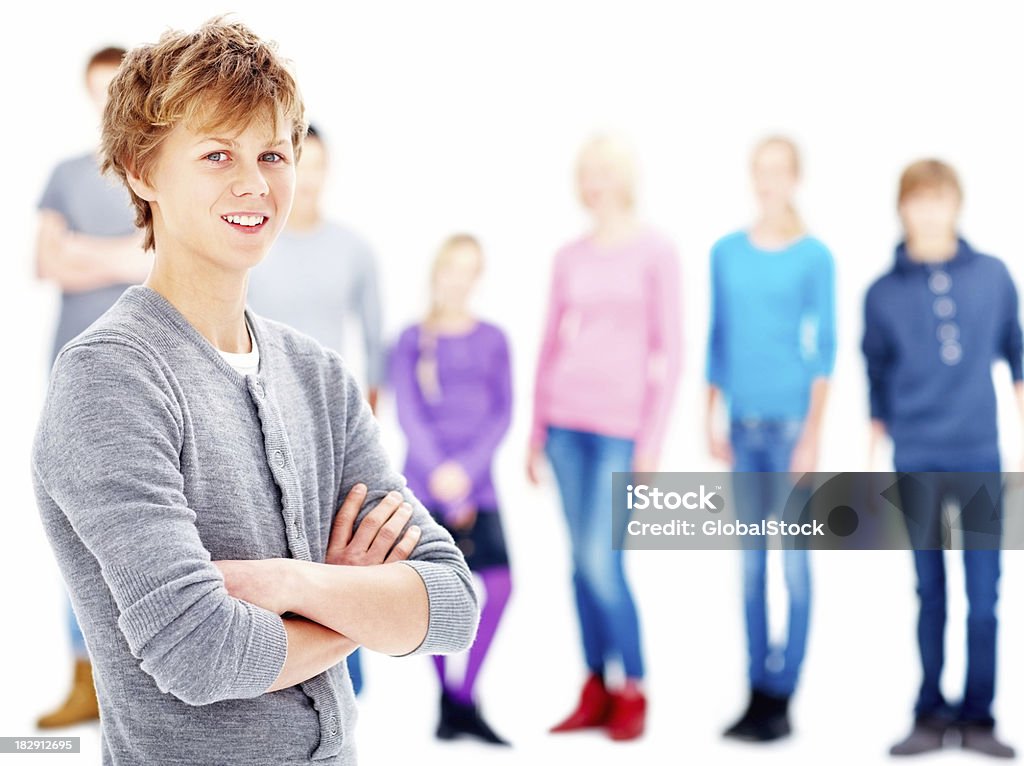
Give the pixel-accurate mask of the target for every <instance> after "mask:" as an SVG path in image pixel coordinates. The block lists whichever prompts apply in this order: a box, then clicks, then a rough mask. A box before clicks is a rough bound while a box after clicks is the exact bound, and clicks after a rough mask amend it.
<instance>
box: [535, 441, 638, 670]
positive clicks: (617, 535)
mask: <svg viewBox="0 0 1024 766" xmlns="http://www.w3.org/2000/svg"><path fill="white" fill-rule="evenodd" d="M633 446H634V444H633V441H632V440H629V439H620V438H615V437H611V436H604V435H602V434H596V433H590V432H587V431H574V430H571V429H567V428H557V427H554V426H549V427H548V435H547V443H546V445H545V451H546V452H547V456H548V459H549V460H550V461H551V467H552V469H553V470H554V472H555V478H556V479H557V481H558V489H559V492H560V494H561V496H562V506H563V508H564V510H565V518H566V521H567V522H568V527H569V539H570V542H571V544H572V563H573V578H572V579H573V588H574V591H575V596H576V610H577V612H578V615H579V622H580V633H581V634H582V639H583V654H584V657H585V659H586V663H587V667H588V668H589V669H590V670H591V671H592V672H594V673H599V674H600V673H603V672H604V666H605V661H606V660H608V659H611V658H613V657H618V658H619V659H621V661H622V667H623V671H624V672H625V674H626V675H627V676H629V677H630V678H642V677H643V674H644V665H643V658H642V656H641V651H640V624H639V620H638V618H637V612H636V605H635V604H634V602H633V596H632V594H631V593H630V589H629V585H628V583H627V582H626V574H625V570H624V569H623V552H622V550H621V549H616V548H615V547H614V546H613V545H612V542H613V539H614V540H616V541H618V542H619V544H620V545H621V542H622V539H623V537H624V535H625V531H626V527H625V525H626V523H628V516H627V514H622V519H623V522H622V528H621V529H614V530H613V529H612V473H613V472H616V471H617V472H628V471H631V470H632V464H633ZM609 532H611V534H609ZM612 535H614V538H613V537H612Z"/></svg>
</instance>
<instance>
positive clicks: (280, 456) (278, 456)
mask: <svg viewBox="0 0 1024 766" xmlns="http://www.w3.org/2000/svg"><path fill="white" fill-rule="evenodd" d="M274 465H276V466H277V467H278V468H283V467H284V453H283V452H282V451H281V450H279V449H278V450H274Z"/></svg>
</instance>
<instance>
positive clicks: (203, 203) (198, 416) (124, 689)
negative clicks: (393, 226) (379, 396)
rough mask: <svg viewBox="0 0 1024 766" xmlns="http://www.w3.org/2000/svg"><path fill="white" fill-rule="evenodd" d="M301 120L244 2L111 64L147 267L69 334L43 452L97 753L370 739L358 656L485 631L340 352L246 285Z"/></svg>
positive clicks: (309, 755) (108, 152)
mask: <svg viewBox="0 0 1024 766" xmlns="http://www.w3.org/2000/svg"><path fill="white" fill-rule="evenodd" d="M304 133H305V120H304V116H303V106H302V100H301V97H300V95H299V92H298V88H297V86H296V84H295V81H294V79H293V78H292V76H291V74H290V73H289V71H288V69H287V68H286V66H285V65H284V62H283V61H282V59H280V58H279V56H278V55H277V53H276V52H275V51H274V49H273V47H272V46H270V45H268V44H267V43H265V42H264V41H262V40H260V39H259V38H258V37H256V36H255V35H254V34H252V33H251V32H250V31H249V30H248V29H246V28H245V27H244V26H242V25H240V24H229V23H225V22H223V21H221V20H214V21H211V22H208V23H207V24H205V25H204V26H203V27H201V28H200V29H199V30H197V31H196V32H194V33H181V32H168V33H165V34H164V35H163V36H162V37H161V39H160V41H159V42H158V43H156V44H154V45H146V46H141V47H139V48H135V49H134V50H132V51H130V52H129V53H128V54H127V56H126V58H125V60H124V63H123V64H122V66H121V68H120V70H119V72H118V74H117V76H116V77H115V79H114V81H113V82H112V84H111V89H110V101H109V103H108V105H107V108H106V111H105V113H104V120H103V152H104V167H105V169H106V170H108V171H112V172H113V173H114V174H115V175H117V176H118V177H120V178H121V179H122V180H123V181H125V183H126V184H127V185H128V187H129V189H130V192H131V197H132V201H133V203H134V205H135V209H136V221H137V224H138V225H139V226H140V227H141V228H143V229H144V231H145V247H146V248H147V249H153V250H154V253H155V255H154V261H153V269H152V272H151V273H150V276H149V278H148V279H147V280H146V282H145V284H144V285H141V286H136V287H132V288H130V289H128V290H127V291H126V292H125V293H124V294H123V295H122V296H121V298H120V299H119V300H118V302H117V303H116V304H115V305H114V306H113V307H112V308H111V309H110V310H109V311H108V312H107V313H106V314H104V315H103V316H102V317H101V318H100V319H99V320H98V321H97V322H96V323H95V324H94V325H93V326H92V327H91V328H90V329H89V330H88V331H87V332H85V333H83V334H82V335H80V336H78V337H77V338H76V339H74V340H73V341H71V342H70V343H69V344H67V345H66V346H65V347H64V348H63V350H62V351H61V353H60V354H59V356H58V358H57V361H56V363H55V364H54V368H53V371H52V374H51V380H50V388H49V391H48V394H47V400H46V404H45V406H44V410H43V414H42V418H41V420H40V423H39V427H38V431H37V435H36V441H35V445H34V449H33V459H32V466H33V476H34V480H35V488H36V496H37V499H38V502H39V506H40V512H41V515H42V518H43V522H44V526H45V528H46V531H47V534H48V536H49V538H50V542H51V544H52V546H53V548H54V549H55V551H56V554H57V559H58V562H59V564H60V567H61V570H62V573H63V574H64V577H65V580H66V582H67V583H68V587H69V590H70V594H71V598H72V602H73V604H74V606H75V610H76V612H77V613H78V615H79V617H80V620H81V624H82V629H83V632H84V634H85V637H86V642H87V644H88V647H89V651H90V654H91V655H92V657H93V666H94V678H95V682H96V687H97V691H98V697H99V701H100V714H101V726H102V729H101V731H102V736H101V743H102V753H103V763H104V764H118V763H127V764H147V766H149V765H150V764H157V765H159V764H180V763H273V764H275V765H278V764H305V763H311V762H314V761H315V762H316V763H323V764H350V763H354V761H355V751H354V737H353V731H352V727H353V725H354V722H355V698H354V695H353V692H352V685H351V683H350V680H349V677H348V674H347V671H346V668H345V663H344V662H343V660H344V658H345V656H346V655H347V654H348V653H349V652H351V651H352V650H353V649H354V647H355V646H356V645H360V644H361V645H365V646H366V647H367V648H368V649H371V650H375V651H379V652H383V653H387V654H393V655H403V654H437V653H448V652H456V651H461V650H463V649H465V648H466V647H467V646H468V645H469V643H470V642H471V641H472V637H473V634H474V629H475V626H476V620H477V601H476V596H475V593H474V590H473V585H472V580H471V576H470V573H469V570H468V569H467V567H466V563H465V560H464V558H463V556H462V554H461V553H460V552H459V550H458V548H457V547H456V546H455V545H454V544H453V542H452V539H451V537H450V536H449V535H448V533H447V532H445V531H444V529H443V528H441V527H440V526H439V525H437V524H436V523H435V522H434V521H432V519H431V517H430V515H429V514H428V513H427V512H426V510H425V509H424V508H423V506H422V505H421V504H420V503H419V501H418V500H416V498H415V497H413V495H412V494H411V493H410V492H409V491H408V489H407V488H406V487H405V482H404V479H403V478H402V477H401V475H400V474H398V473H397V472H396V471H394V470H393V469H392V468H391V466H390V465H389V463H388V460H387V457H386V455H385V452H384V449H383V448H382V445H381V441H380V436H379V429H378V426H377V424H376V421H375V420H374V418H373V416H372V414H371V412H370V409H369V406H368V405H367V403H366V402H365V400H364V399H363V397H362V396H361V394H360V391H359V388H358V386H357V384H356V382H355V381H354V379H353V377H352V375H351V374H350V372H349V371H348V369H347V368H346V367H345V365H344V363H343V362H342V360H341V358H340V357H339V356H338V355H337V354H336V353H334V352H332V351H330V350H327V349H324V348H323V347H322V346H320V345H319V344H317V343H316V342H315V341H313V340H312V339H310V338H308V337H307V336H304V335H301V334H299V333H298V332H296V331H294V330H292V329H291V328H288V327H287V326H285V325H281V324H279V323H276V322H273V321H270V320H267V319H264V318H262V317H260V316H258V315H256V314H254V313H253V312H252V311H250V310H248V309H247V308H246V305H245V300H246V287H247V279H248V270H249V269H250V268H251V267H253V266H254V265H256V264H257V263H259V261H260V260H261V259H262V258H263V257H264V255H265V254H266V252H267V250H268V249H269V247H270V245H271V244H272V242H273V240H274V237H275V236H276V235H277V233H278V232H279V231H280V229H281V227H282V226H283V225H284V222H285V220H286V218H287V216H288V211H289V208H290V206H291V202H292V197H293V193H294V184H295V163H296V162H297V161H298V160H299V156H300V151H301V146H302V139H303V136H304ZM357 482H358V483H365V485H366V486H365V488H364V489H363V490H362V492H360V488H359V486H357ZM343 498H347V499H346V501H345V503H344V505H343V506H342V509H341V510H339V505H341V504H342V499H343ZM403 501H404V502H403ZM410 525H412V526H410ZM353 528H354V532H353ZM332 530H333V531H332ZM403 530H404V531H403ZM396 541H397V544H396ZM393 544H394V547H392V545H393Z"/></svg>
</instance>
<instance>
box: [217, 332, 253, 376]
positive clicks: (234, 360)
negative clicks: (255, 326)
mask: <svg viewBox="0 0 1024 766" xmlns="http://www.w3.org/2000/svg"><path fill="white" fill-rule="evenodd" d="M245 329H246V330H248V331H249V340H250V341H252V351H250V352H249V353H248V354H233V353H231V352H230V351H221V350H220V349H219V348H218V349H217V351H219V352H220V355H221V356H222V357H224V359H225V360H227V363H228V364H230V365H231V366H232V367H234V368H235V369H236V370H238V372H240V373H241V374H242V375H255V374H256V373H257V372H258V371H259V369H260V350H259V347H258V346H257V345H256V336H255V335H253V334H252V328H250V327H249V323H248V322H246V323H245Z"/></svg>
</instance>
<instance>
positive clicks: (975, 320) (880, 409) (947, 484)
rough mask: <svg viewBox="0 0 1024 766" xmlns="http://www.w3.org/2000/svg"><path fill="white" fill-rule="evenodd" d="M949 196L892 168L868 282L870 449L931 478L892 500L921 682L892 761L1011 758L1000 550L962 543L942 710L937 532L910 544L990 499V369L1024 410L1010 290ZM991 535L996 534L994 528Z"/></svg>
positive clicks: (949, 185) (936, 167)
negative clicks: (900, 236)
mask: <svg viewBox="0 0 1024 766" xmlns="http://www.w3.org/2000/svg"><path fill="white" fill-rule="evenodd" d="M961 199H962V192H961V187H960V182H959V179H958V178H957V175H956V173H955V171H954V170H953V169H952V168H951V167H950V166H948V165H947V164H945V163H943V162H941V161H939V160H934V159H927V160H921V161H919V162H915V163H913V164H912V165H910V166H909V167H908V168H907V169H906V170H905V171H904V172H903V175H902V177H901V179H900V189H899V214H900V219H901V221H902V223H903V228H904V232H905V235H906V236H905V240H904V241H903V242H901V243H900V245H899V246H898V247H897V248H896V262H895V264H894V266H893V268H892V270H891V271H889V273H887V274H885V275H884V276H882V277H880V278H879V279H878V280H877V281H876V282H875V283H874V284H872V285H871V287H870V289H869V290H868V293H867V297H866V299H865V304H864V337H863V343H862V350H863V352H864V356H865V359H866V361H867V373H868V379H869V387H870V399H871V421H872V438H871V444H872V452H873V451H874V447H875V445H876V444H877V443H878V441H879V439H880V438H881V437H883V436H884V435H885V434H888V435H889V436H890V437H891V439H892V442H893V462H894V464H895V469H896V471H897V472H898V473H900V474H901V476H903V475H904V472H907V473H910V472H934V473H928V474H922V475H917V474H915V475H914V477H913V479H914V480H913V482H908V484H907V486H908V487H913V489H914V491H913V492H906V493H901V497H902V500H903V508H904V512H905V514H906V516H907V526H908V532H909V533H910V538H911V541H912V543H913V545H912V547H913V548H914V551H913V554H914V565H915V568H916V570H917V581H918V582H917V593H918V596H919V599H920V613H919V618H918V631H917V633H918V646H919V649H920V654H921V664H922V669H923V681H922V684H921V688H920V692H919V694H918V698H917V703H916V705H915V708H914V714H915V718H914V725H913V729H912V731H911V732H910V734H909V735H908V736H907V737H906V738H905V739H903V740H902V741H900V742H898V743H897V744H895V745H893V747H892V748H891V749H890V754H892V755H913V754H917V753H923V752H927V751H930V750H938V749H940V748H942V747H943V745H944V744H945V743H946V742H948V741H949V740H948V739H947V737H946V734H947V733H949V732H959V734H960V743H961V745H962V746H963V747H964V748H966V749H969V750H974V751H976V752H981V753H985V754H988V755H992V756H998V757H1004V758H1012V757H1013V756H1014V751H1013V748H1011V747H1009V746H1008V745H1006V744H1004V743H1002V742H1001V741H999V740H998V739H997V738H996V736H995V719H994V718H993V717H992V702H993V698H994V696H995V677H996V628H997V619H996V599H997V591H998V581H999V568H1000V567H999V559H1000V552H999V545H998V544H992V543H991V542H990V543H989V544H987V545H982V546H968V545H964V551H963V559H964V579H965V582H966V587H967V598H968V602H969V605H970V610H969V614H968V618H967V679H966V687H965V690H964V695H963V699H962V701H961V702H960V703H959V704H958V705H951V704H950V703H949V702H947V701H946V700H945V699H944V698H943V696H942V692H941V689H940V679H941V675H942V665H943V655H944V632H945V622H946V575H945V566H944V559H943V550H942V544H941V542H938V544H935V542H936V541H937V540H939V538H938V537H937V536H932V537H927V538H925V537H921V534H922V533H921V532H920V528H919V527H920V525H919V522H922V521H924V522H926V523H925V525H924V526H925V527H927V528H928V529H929V530H930V532H928V533H927V534H929V535H930V534H932V533H933V532H934V531H935V530H936V529H937V528H938V524H939V522H938V521H936V520H937V519H940V518H941V515H942V506H943V502H944V500H945V499H946V498H947V497H949V496H952V497H953V498H954V499H956V500H957V501H958V502H960V503H961V506H963V504H965V503H966V502H967V501H969V500H970V498H971V496H972V495H973V492H974V491H976V490H977V489H978V484H979V482H981V483H982V484H987V485H989V486H988V488H989V490H990V494H991V495H992V496H993V497H994V498H995V499H997V501H998V498H999V492H1000V487H999V476H998V474H999V471H1000V457H999V448H998V433H997V427H996V394H995V387H994V385H993V382H992V362H993V361H994V360H996V359H998V358H1002V359H1005V360H1006V361H1007V362H1008V363H1009V366H1010V372H1011V373H1012V376H1013V381H1014V384H1015V388H1016V392H1017V398H1018V401H1019V402H1020V403H1021V405H1022V407H1024V385H1022V383H1021V380H1022V378H1024V373H1022V363H1021V360H1022V347H1024V343H1022V339H1021V328H1020V322H1019V319H1018V304H1017V290H1016V288H1015V286H1014V283H1013V280H1012V279H1011V277H1010V274H1009V272H1008V270H1007V268H1006V266H1005V265H1004V264H1003V262H1002V261H1001V260H999V259H998V258H995V257H993V256H990V255H983V254H982V253H979V252H977V251H975V250H974V249H973V248H972V247H971V246H970V245H969V244H968V243H967V242H966V241H965V240H964V239H963V238H961V237H960V236H959V235H958V230H957V218H958V215H959V211H960V203H961ZM941 472H957V475H955V476H954V475H952V473H950V474H948V475H947V474H944V473H941ZM967 472H975V473H972V474H970V476H973V477H975V478H974V480H973V481H967V480H966V479H965V474H966V473H967ZM969 490H970V494H969ZM996 529H997V534H998V522H997V527H996ZM995 539H996V541H998V539H999V538H998V537H996V538H995ZM929 541H930V542H929ZM922 543H923V544H922Z"/></svg>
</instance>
